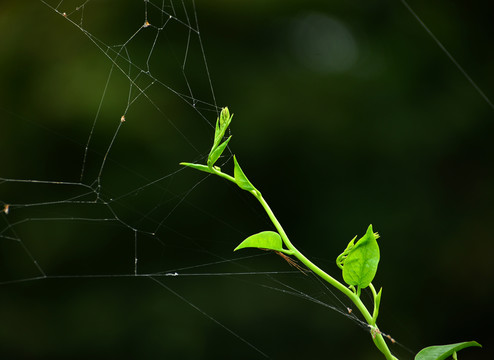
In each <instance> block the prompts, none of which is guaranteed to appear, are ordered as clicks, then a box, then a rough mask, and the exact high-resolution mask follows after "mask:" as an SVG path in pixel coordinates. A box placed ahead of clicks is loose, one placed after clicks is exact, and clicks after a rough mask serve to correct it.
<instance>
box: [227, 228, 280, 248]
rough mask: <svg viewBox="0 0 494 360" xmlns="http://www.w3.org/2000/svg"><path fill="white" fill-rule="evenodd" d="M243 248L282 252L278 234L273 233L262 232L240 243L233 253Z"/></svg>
mask: <svg viewBox="0 0 494 360" xmlns="http://www.w3.org/2000/svg"><path fill="white" fill-rule="evenodd" d="M243 248H258V249H267V250H274V251H281V252H284V251H285V249H283V242H282V240H281V236H280V234H278V233H277V232H274V231H263V232H260V233H257V234H254V235H252V236H249V237H248V238H247V239H245V240H244V241H242V242H241V243H240V245H239V246H237V247H236V248H235V250H233V251H237V250H240V249H243Z"/></svg>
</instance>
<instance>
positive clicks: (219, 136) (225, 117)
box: [209, 107, 233, 155]
mask: <svg viewBox="0 0 494 360" xmlns="http://www.w3.org/2000/svg"><path fill="white" fill-rule="evenodd" d="M232 118H233V115H230V111H229V110H228V108H227V107H224V108H223V109H222V110H221V113H220V116H219V117H218V118H217V119H216V128H215V132H214V142H213V147H212V148H211V151H210V153H209V154H210V155H211V154H212V153H213V152H214V150H216V148H217V147H218V145H219V144H220V142H221V140H223V137H224V136H225V131H226V129H228V126H230V123H231V122H232Z"/></svg>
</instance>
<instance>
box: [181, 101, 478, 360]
mask: <svg viewBox="0 0 494 360" xmlns="http://www.w3.org/2000/svg"><path fill="white" fill-rule="evenodd" d="M232 117H233V115H230V112H229V110H228V108H226V107H225V108H223V109H222V111H221V113H220V116H219V118H218V119H217V120H216V127H215V134H214V142H213V146H212V147H211V151H210V152H209V156H208V160H207V164H206V165H202V164H193V163H186V162H183V163H181V165H183V166H188V167H190V168H193V169H196V170H199V171H203V172H206V173H209V174H213V175H216V176H219V177H222V178H223V179H226V180H228V181H231V182H232V183H234V184H236V185H238V186H239V187H240V188H241V189H242V190H245V191H247V192H249V193H251V194H252V195H253V196H254V197H255V198H256V199H257V200H258V201H259V203H260V204H261V206H262V207H263V209H264V211H265V212H266V214H267V215H268V217H269V219H270V220H271V222H272V223H273V225H274V228H275V230H276V231H263V232H260V233H257V234H254V235H252V236H249V237H248V238H247V239H245V240H244V241H242V242H241V243H240V245H238V246H237V247H236V248H235V250H234V251H237V250H241V249H244V248H257V249H261V250H268V251H274V252H275V253H277V254H278V255H280V256H282V257H283V258H284V259H285V260H287V262H288V263H289V264H290V265H292V266H295V267H296V268H298V269H300V270H301V271H302V272H304V273H305V271H306V270H305V269H302V268H301V267H300V266H299V265H298V264H297V263H296V262H295V260H293V259H292V258H291V256H292V257H294V258H296V259H297V260H298V261H300V262H301V263H302V264H303V265H304V266H305V267H306V268H307V269H308V270H309V271H311V272H313V273H314V274H315V275H317V276H319V277H320V278H322V279H323V280H324V281H326V282H327V283H329V284H331V285H332V286H333V287H335V288H336V289H337V290H339V291H340V292H341V293H343V294H344V295H345V296H347V297H348V298H349V299H350V300H351V301H352V302H353V303H354V304H355V307H356V308H357V309H358V310H359V311H360V313H361V314H362V316H363V317H364V319H365V321H366V322H367V324H368V326H369V329H370V334H371V338H372V341H373V342H374V344H375V346H376V347H377V348H378V349H379V351H380V352H381V353H382V354H383V355H384V357H385V358H386V359H387V360H398V358H397V357H395V356H394V355H392V354H391V351H390V350H389V347H388V344H387V342H386V341H385V338H386V339H388V341H390V342H391V343H394V342H395V341H394V339H392V338H391V337H390V336H389V335H383V333H382V332H381V331H380V330H379V327H378V326H377V318H378V315H379V306H380V303H381V295H382V289H380V290H379V292H377V291H376V289H375V288H374V286H373V285H372V281H373V280H374V277H375V276H376V273H377V267H378V264H379V260H380V255H379V245H378V243H377V239H378V238H379V235H378V234H377V233H375V232H374V231H373V229H372V225H369V227H368V229H367V232H366V233H365V235H364V236H363V237H361V238H360V239H359V240H358V241H356V242H355V240H356V239H357V236H355V237H354V238H353V239H352V240H351V241H350V242H349V243H348V245H347V247H346V249H345V250H344V251H343V252H342V253H341V255H339V256H338V258H337V259H336V265H337V266H338V267H339V268H340V269H341V270H342V275H343V280H344V282H345V283H346V285H344V284H343V283H341V282H340V281H338V280H336V279H335V278H334V277H332V276H331V275H329V274H328V273H326V272H325V271H323V270H322V269H321V268H319V267H318V266H317V265H315V264H314V263H313V262H312V261H310V260H309V259H308V258H306V257H305V256H304V255H303V254H302V253H301V252H300V251H299V250H297V248H296V247H295V246H294V245H293V244H292V242H291V241H290V239H289V238H288V236H287V234H286V233H285V231H284V230H283V227H282V226H281V224H280V223H279V222H278V219H277V218H276V216H275V215H274V213H273V211H272V210H271V208H270V207H269V205H268V203H267V202H266V200H264V198H263V197H262V195H261V193H260V191H259V190H257V189H256V188H255V187H254V185H252V183H251V182H250V181H249V179H248V178H247V176H246V175H245V173H244V172H243V170H242V168H241V167H240V165H239V163H238V161H237V158H236V157H235V156H233V161H234V170H233V176H231V175H228V174H226V173H224V172H222V171H221V169H220V168H219V167H217V166H215V163H216V162H217V161H218V159H219V158H220V157H221V155H222V154H223V152H224V150H225V149H226V147H227V145H228V144H229V142H230V139H231V136H229V137H228V138H227V139H226V140H224V137H225V132H226V130H227V128H228V127H229V126H230V124H231V121H232ZM366 288H369V289H370V291H371V293H372V297H373V305H374V306H373V309H372V313H371V312H370V311H369V310H368V309H367V307H366V306H365V305H364V303H363V302H362V300H361V299H360V295H361V291H362V289H366ZM470 346H481V345H480V344H478V343H477V342H475V341H470V342H463V343H458V344H451V345H442V346H430V347H427V348H425V349H423V350H421V351H420V352H419V353H418V354H417V355H416V357H415V360H443V359H446V358H448V357H449V356H452V357H453V359H455V360H456V359H457V352H458V351H459V350H461V349H464V348H466V347H470Z"/></svg>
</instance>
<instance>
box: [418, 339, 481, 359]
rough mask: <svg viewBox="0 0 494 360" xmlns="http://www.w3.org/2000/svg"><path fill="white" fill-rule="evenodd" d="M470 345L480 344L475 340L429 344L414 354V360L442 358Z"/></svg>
mask: <svg viewBox="0 0 494 360" xmlns="http://www.w3.org/2000/svg"><path fill="white" fill-rule="evenodd" d="M470 346H479V347H482V345H480V344H479V343H478V342H476V341H465V342H461V343H457V344H450V345H437V346H429V347H426V348H425V349H422V350H420V352H419V353H418V354H417V355H416V356H415V360H444V359H446V358H448V357H449V356H452V355H453V354H454V353H455V352H457V351H460V350H461V349H464V348H467V347H470Z"/></svg>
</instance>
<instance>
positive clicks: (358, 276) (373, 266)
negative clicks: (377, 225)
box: [343, 225, 379, 289]
mask: <svg viewBox="0 0 494 360" xmlns="http://www.w3.org/2000/svg"><path fill="white" fill-rule="evenodd" d="M378 263H379V246H378V245H377V241H376V234H374V232H373V231H372V225H369V228H368V229H367V232H366V234H365V235H364V236H363V237H362V238H361V239H360V240H359V241H357V243H356V244H355V246H353V247H352V248H351V249H350V251H349V252H348V255H347V257H346V259H344V262H343V280H345V282H346V283H347V284H348V285H353V286H358V287H359V288H360V289H365V288H366V287H367V286H369V284H370V283H371V282H372V280H373V279H374V276H376V272H377V265H378Z"/></svg>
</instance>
